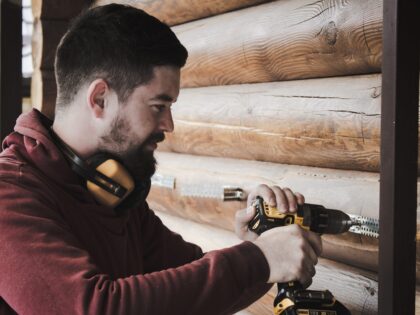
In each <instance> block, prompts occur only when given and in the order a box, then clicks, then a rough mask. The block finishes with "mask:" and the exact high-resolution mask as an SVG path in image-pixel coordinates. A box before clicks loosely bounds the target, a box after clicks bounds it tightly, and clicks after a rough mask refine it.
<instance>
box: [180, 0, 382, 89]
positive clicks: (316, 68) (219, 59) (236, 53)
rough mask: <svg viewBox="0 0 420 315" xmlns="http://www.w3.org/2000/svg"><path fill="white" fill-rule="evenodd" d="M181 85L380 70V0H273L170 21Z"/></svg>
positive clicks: (325, 75) (279, 79)
mask: <svg viewBox="0 0 420 315" xmlns="http://www.w3.org/2000/svg"><path fill="white" fill-rule="evenodd" d="M173 30H174V31H175V33H176V34H177V35H178V37H179V39H180V41H181V42H182V43H183V44H184V45H185V46H186V47H187V49H188V50H189V53H190V57H189V59H188V62H187V66H186V68H185V69H183V71H182V80H181V81H182V85H183V86H184V87H196V86H211V85H226V84H242V83H252V82H271V81H282V80H291V79H304V78H313V77H328V76H341V75H352V74H363V73H371V72H380V69H381V68H380V67H381V48H382V40H381V39H382V1H381V0H370V1H364V0H350V1H344V2H343V1H339V0H334V1H327V0H322V1H312V0H285V1H275V2H272V3H268V4H263V5H260V6H256V7H251V8H247V9H244V10H241V11H237V12H231V13H227V14H223V15H219V16H215V17H211V18H208V19H204V20H199V21H195V22H191V23H186V24H183V25H179V26H175V27H174V28H173Z"/></svg>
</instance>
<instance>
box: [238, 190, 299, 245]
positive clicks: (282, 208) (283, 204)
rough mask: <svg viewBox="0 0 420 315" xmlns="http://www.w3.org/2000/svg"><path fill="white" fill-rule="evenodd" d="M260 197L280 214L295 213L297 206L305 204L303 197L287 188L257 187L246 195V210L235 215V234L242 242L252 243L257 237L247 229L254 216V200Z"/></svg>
mask: <svg viewBox="0 0 420 315" xmlns="http://www.w3.org/2000/svg"><path fill="white" fill-rule="evenodd" d="M257 196H260V197H262V198H263V199H264V201H265V202H267V203H268V204H269V205H270V206H272V207H277V210H278V211H279V212H280V213H286V212H296V210H297V205H298V204H303V203H304V202H305V197H304V196H303V195H301V194H300V193H298V192H292V191H291V190H290V189H289V188H287V187H285V188H280V187H278V186H267V185H259V186H257V187H256V188H255V189H253V190H252V191H251V192H250V193H249V195H248V201H247V208H245V209H242V210H238V211H237V212H236V215H235V233H236V235H237V236H238V237H239V238H240V239H241V240H243V241H254V240H256V239H257V237H258V235H257V234H256V233H254V232H252V231H250V230H249V229H248V222H249V221H251V219H252V218H253V217H254V216H255V206H253V203H254V201H255V198H256V197H257Z"/></svg>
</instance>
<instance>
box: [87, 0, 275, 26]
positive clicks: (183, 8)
mask: <svg viewBox="0 0 420 315" xmlns="http://www.w3.org/2000/svg"><path fill="white" fill-rule="evenodd" d="M269 1H272V0H229V1H225V0H204V1H203V0H181V1H179V0H178V1H173V0H148V1H143V0H117V1H113V0H96V1H94V4H93V5H94V6H99V5H105V4H109V3H120V4H125V5H131V6H134V7H136V8H139V9H142V10H144V11H146V12H147V13H149V14H151V15H153V16H155V17H157V18H158V19H159V20H161V21H163V22H165V23H166V24H168V25H176V24H181V23H185V22H188V21H192V20H197V19H202V18H205V17H208V16H212V15H217V14H221V13H224V12H227V11H233V10H237V9H241V8H245V7H249V6H253V5H257V4H260V3H264V2H269Z"/></svg>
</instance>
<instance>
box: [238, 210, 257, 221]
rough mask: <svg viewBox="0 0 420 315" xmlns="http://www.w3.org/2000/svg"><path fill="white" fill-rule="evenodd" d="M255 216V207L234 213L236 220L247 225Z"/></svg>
mask: <svg viewBox="0 0 420 315" xmlns="http://www.w3.org/2000/svg"><path fill="white" fill-rule="evenodd" d="M254 215H255V207H254V206H249V207H248V208H245V209H242V210H239V211H238V212H237V213H236V218H237V220H238V221H239V222H240V223H244V224H245V223H248V222H249V221H250V220H251V219H252V218H253V217H254Z"/></svg>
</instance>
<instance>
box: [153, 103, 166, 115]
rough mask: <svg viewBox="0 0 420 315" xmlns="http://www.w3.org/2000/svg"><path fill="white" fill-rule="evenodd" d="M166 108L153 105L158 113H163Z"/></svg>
mask: <svg viewBox="0 0 420 315" xmlns="http://www.w3.org/2000/svg"><path fill="white" fill-rule="evenodd" d="M165 108H166V106H165V105H153V109H154V110H155V111H156V112H158V113H160V112H163V111H164V110H165Z"/></svg>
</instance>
